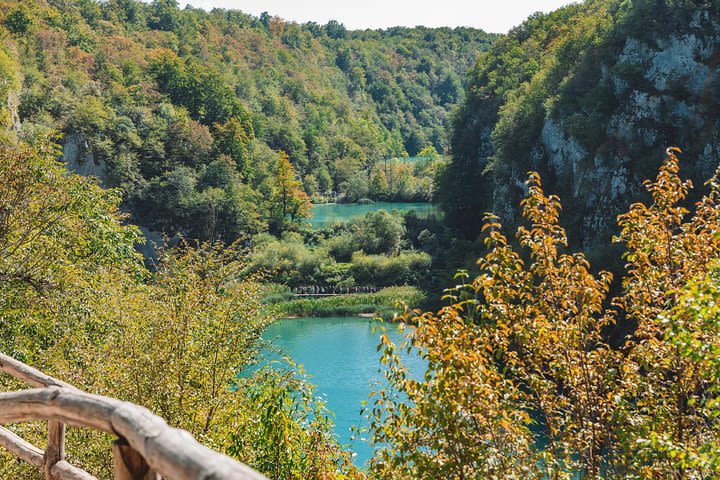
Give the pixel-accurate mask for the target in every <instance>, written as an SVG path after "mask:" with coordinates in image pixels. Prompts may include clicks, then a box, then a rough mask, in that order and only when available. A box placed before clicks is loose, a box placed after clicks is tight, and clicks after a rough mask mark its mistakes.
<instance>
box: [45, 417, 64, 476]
mask: <svg viewBox="0 0 720 480" xmlns="http://www.w3.org/2000/svg"><path fill="white" fill-rule="evenodd" d="M43 460H44V461H43V473H45V478H46V479H47V480H57V479H56V478H55V477H54V476H53V474H52V467H54V466H55V464H56V463H58V462H60V461H62V460H65V424H64V423H60V422H56V421H55V420H50V421H48V441H47V446H46V447H45V453H44V454H43Z"/></svg>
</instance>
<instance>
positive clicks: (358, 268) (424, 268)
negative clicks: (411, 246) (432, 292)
mask: <svg viewBox="0 0 720 480" xmlns="http://www.w3.org/2000/svg"><path fill="white" fill-rule="evenodd" d="M430 264H431V259H430V255H428V254H427V253H425V252H403V253H400V254H399V255H397V256H394V257H386V256H384V255H366V254H364V253H362V252H355V253H354V254H353V256H352V267H351V269H350V273H351V274H352V276H353V277H354V278H355V280H356V281H357V282H358V284H360V285H372V286H380V287H382V286H389V285H416V284H418V283H420V282H421V280H422V279H423V278H424V277H425V276H426V275H427V273H428V271H429V269H430Z"/></svg>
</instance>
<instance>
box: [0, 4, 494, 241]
mask: <svg viewBox="0 0 720 480" xmlns="http://www.w3.org/2000/svg"><path fill="white" fill-rule="evenodd" d="M0 12H2V13H1V15H2V17H3V18H2V25H3V26H4V28H3V29H2V34H3V36H4V43H5V48H4V50H3V53H2V56H3V58H2V60H5V63H7V64H10V63H17V64H18V65H19V68H12V70H13V75H16V77H14V79H13V81H14V82H15V84H18V82H19V88H17V85H16V86H15V87H12V84H11V85H8V86H6V87H5V88H7V89H8V90H12V92H11V93H12V102H13V104H12V107H13V109H12V111H13V118H12V119H8V121H13V122H15V124H16V127H17V128H18V129H19V132H20V136H21V137H22V138H23V139H25V140H28V141H31V142H32V141H33V139H34V138H36V137H37V136H38V135H41V134H42V133H44V132H48V131H59V132H61V133H62V134H63V139H62V143H63V146H64V156H65V160H66V161H67V162H68V163H69V164H70V166H71V168H72V169H74V170H75V171H78V172H80V173H82V174H94V175H97V176H99V177H100V178H101V179H102V180H103V182H104V184H105V185H106V186H109V187H119V188H121V189H122V190H123V192H124V205H125V206H126V208H127V209H128V210H129V211H130V212H131V213H132V220H133V222H135V223H137V224H140V225H142V226H144V227H147V228H149V229H151V230H154V231H161V232H164V233H167V234H169V235H171V236H172V235H174V234H175V233H177V232H178V231H182V232H183V233H184V234H185V235H186V236H190V237H193V238H198V239H223V240H226V241H232V240H234V239H235V238H238V237H239V236H241V235H242V234H248V233H250V234H252V233H256V232H260V231H265V230H268V229H270V231H272V232H274V233H279V232H280V230H281V229H282V228H284V227H286V226H287V224H289V223H292V221H295V220H298V218H294V217H293V216H292V215H290V214H288V215H287V216H288V218H283V219H279V218H276V216H275V215H276V213H277V212H278V210H280V211H284V210H285V209H283V208H278V205H277V204H276V203H273V199H275V200H278V195H277V191H278V189H279V188H280V186H279V185H278V182H280V180H279V179H278V178H276V176H275V175H274V174H275V172H276V171H277V169H278V165H280V164H281V163H282V158H283V156H284V155H287V158H288V159H289V161H290V164H291V168H292V169H293V172H292V175H295V176H297V177H298V178H299V179H300V180H301V183H300V184H299V185H298V188H299V189H300V190H302V191H304V193H305V194H307V195H308V196H311V197H318V198H324V197H326V198H328V197H329V198H332V197H333V196H334V195H337V194H338V193H339V194H341V195H342V196H343V198H345V197H347V199H348V200H357V199H358V198H359V197H360V198H364V197H373V196H374V197H375V198H376V199H383V198H394V199H395V198H399V199H400V200H403V199H405V200H418V199H421V200H427V199H428V198H429V196H430V190H431V182H430V181H428V180H424V181H420V180H419V179H420V178H429V177H427V175H426V174H424V173H422V172H421V173H419V175H420V177H418V180H415V177H412V172H410V176H411V178H410V184H409V185H410V186H409V187H408V188H406V189H405V190H402V191H400V190H395V191H386V190H383V188H385V189H387V185H386V184H387V181H385V183H383V178H380V177H387V176H388V175H390V174H392V172H388V169H387V168H385V169H384V171H383V172H382V173H378V172H377V169H375V170H373V167H374V166H375V165H376V164H378V163H379V162H380V161H381V160H387V159H389V158H392V157H402V156H407V155H410V156H414V155H417V154H419V153H421V152H422V151H423V149H427V148H430V149H431V151H433V152H434V151H439V152H441V153H442V152H444V151H445V149H446V148H447V145H446V141H445V128H446V123H447V118H448V114H449V111H450V110H451V108H452V107H453V106H454V105H455V104H456V103H457V102H458V101H459V100H460V99H461V98H462V96H463V81H464V78H465V72H466V71H467V69H468V68H469V67H470V66H471V65H472V64H473V63H474V62H475V59H476V58H477V56H478V54H479V53H481V52H482V51H484V50H485V49H486V48H487V47H488V46H489V45H490V43H491V42H492V41H493V40H494V38H495V37H496V36H495V35H490V34H486V33H485V32H483V31H480V30H475V29H470V28H455V29H450V28H435V29H429V28H423V27H417V28H404V27H397V28H392V29H388V30H379V31H376V30H366V31H357V32H353V31H348V30H347V29H346V28H345V27H344V26H343V25H342V24H340V23H338V22H329V23H328V24H327V25H318V24H315V23H306V24H297V23H293V22H288V21H285V20H283V19H281V18H279V17H271V16H269V15H267V14H263V15H261V16H260V17H253V16H251V15H246V14H244V13H242V12H239V11H235V10H223V9H215V10H213V11H212V12H206V11H204V10H201V9H196V8H192V7H186V8H184V9H180V8H179V7H178V4H177V2H175V1H172V0H155V1H153V2H152V3H144V2H141V1H139V0H108V1H102V2H101V1H97V0H78V1H71V2H49V1H43V0H37V1H29V2H27V1H22V2H17V1H4V2H1V3H0ZM397 174H398V175H405V172H403V171H400V172H399V173H397ZM423 175H425V176H423ZM371 176H374V177H375V178H370V177H371ZM373 180H374V183H373ZM391 183H392V182H391ZM371 185H372V186H373V189H372V191H371V188H370V186H371ZM300 213H301V212H300ZM274 216H275V217H274ZM296 217H300V218H301V217H302V215H299V216H296Z"/></svg>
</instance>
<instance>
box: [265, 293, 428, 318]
mask: <svg viewBox="0 0 720 480" xmlns="http://www.w3.org/2000/svg"><path fill="white" fill-rule="evenodd" d="M293 297H294V296H293V294H292V292H289V291H285V292H282V293H277V294H275V295H274V296H273V297H271V298H266V299H265V301H266V302H267V303H268V304H270V305H272V306H273V309H274V311H275V312H276V314H277V315H279V316H282V317H353V316H358V315H368V314H371V315H373V316H378V317H383V318H393V317H394V315H395V314H396V313H402V311H403V308H404V307H403V305H423V304H425V302H426V301H427V299H426V297H425V294H424V293H423V292H422V291H421V290H420V289H418V288H417V287H412V286H407V285H406V286H401V287H386V288H383V289H381V290H379V291H377V292H372V293H346V294H338V295H334V296H328V297H321V296H316V297H303V298H293Z"/></svg>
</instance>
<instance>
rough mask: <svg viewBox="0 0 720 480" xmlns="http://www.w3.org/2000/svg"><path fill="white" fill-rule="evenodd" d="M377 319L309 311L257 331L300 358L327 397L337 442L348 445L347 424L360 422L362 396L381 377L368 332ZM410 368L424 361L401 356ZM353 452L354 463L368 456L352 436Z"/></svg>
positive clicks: (418, 372)
mask: <svg viewBox="0 0 720 480" xmlns="http://www.w3.org/2000/svg"><path fill="white" fill-rule="evenodd" d="M376 324H377V322H376V321H374V320H371V319H369V318H361V317H314V318H293V319H286V320H281V321H279V322H277V323H275V324H273V325H271V326H270V327H268V329H267V330H266V331H265V333H264V334H263V338H265V339H266V340H273V339H274V342H275V345H276V346H278V347H281V348H282V349H283V350H284V351H285V353H286V354H288V355H289V356H290V357H292V358H293V359H294V360H295V362H296V363H299V364H302V365H303V367H304V368H305V370H306V371H307V373H308V374H310V375H311V378H310V381H311V382H312V383H314V384H315V385H317V393H318V394H320V395H322V396H324V397H325V398H326V399H327V405H328V407H329V408H330V410H332V411H333V412H334V413H335V432H336V433H337V434H338V436H339V438H340V442H341V443H342V444H345V445H349V444H350V442H351V430H350V429H351V427H352V426H353V425H363V426H364V422H363V418H362V417H361V415H360V410H361V408H362V403H361V402H362V401H363V400H368V396H369V394H370V391H371V390H372V389H373V384H374V383H375V382H376V381H378V380H381V379H382V378H383V377H382V374H381V373H379V372H378V367H379V365H380V363H379V359H380V353H378V352H377V351H376V348H377V346H378V343H379V342H380V337H379V336H380V332H379V330H378V331H376V332H375V334H373V333H372V330H373V325H376ZM385 328H386V329H387V333H388V336H389V337H390V339H391V340H392V341H393V342H395V344H396V345H398V344H399V343H400V342H401V340H402V337H401V335H400V334H398V332H397V326H396V325H391V324H385ZM406 363H407V365H408V368H409V369H410V372H411V373H412V374H413V375H414V376H416V377H417V378H421V377H422V375H423V374H424V372H425V368H426V367H425V363H424V361H423V360H422V359H420V358H419V357H410V358H406ZM351 447H352V450H353V451H354V452H355V453H356V454H357V456H356V458H355V463H356V464H357V465H362V464H363V463H365V461H366V460H368V459H369V458H370V457H371V454H372V452H371V449H370V446H369V445H368V444H367V443H365V442H362V441H361V440H359V439H358V440H356V441H355V443H354V444H353V445H351Z"/></svg>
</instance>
